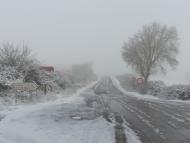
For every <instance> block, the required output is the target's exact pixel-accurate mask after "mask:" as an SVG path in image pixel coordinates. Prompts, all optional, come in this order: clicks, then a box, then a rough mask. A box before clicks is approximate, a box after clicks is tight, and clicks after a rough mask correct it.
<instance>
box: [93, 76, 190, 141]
mask: <svg viewBox="0 0 190 143" xmlns="http://www.w3.org/2000/svg"><path fill="white" fill-rule="evenodd" d="M94 91H95V93H96V94H98V95H100V98H101V100H102V103H103V104H104V106H105V108H107V109H108V110H109V112H112V113H114V114H119V115H120V116H122V117H123V118H124V119H125V120H126V122H127V123H128V126H129V127H130V128H131V129H132V130H133V131H134V132H135V133H136V134H137V136H138V137H139V138H140V140H141V142H142V143H190V103H184V102H176V101H166V100H156V99H144V98H138V97H135V96H133V95H132V94H131V95H130V94H128V95H127V94H124V93H123V92H121V90H119V88H118V86H117V85H116V84H115V83H114V81H113V80H112V79H111V78H108V77H107V78H103V79H102V80H100V81H99V82H98V83H97V84H96V85H95V86H94Z"/></svg>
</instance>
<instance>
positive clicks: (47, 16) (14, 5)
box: [0, 0, 190, 82]
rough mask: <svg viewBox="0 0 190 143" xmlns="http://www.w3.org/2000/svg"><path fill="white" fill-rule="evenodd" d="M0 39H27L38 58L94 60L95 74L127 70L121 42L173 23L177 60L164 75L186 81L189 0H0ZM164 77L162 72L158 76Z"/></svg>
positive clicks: (48, 60) (45, 60)
mask: <svg viewBox="0 0 190 143" xmlns="http://www.w3.org/2000/svg"><path fill="white" fill-rule="evenodd" d="M0 2H1V3H0V43H2V42H6V41H11V42H12V41H13V42H15V43H19V42H22V41H25V42H27V43H28V45H29V47H30V48H31V49H32V50H33V52H34V53H35V55H36V56H37V58H38V59H40V61H42V63H44V64H48V65H56V66H64V65H70V64H76V63H83V62H88V61H90V62H93V63H94V68H95V70H96V73H98V74H99V75H105V74H120V73H125V72H127V71H128V70H129V69H128V67H127V66H126V65H125V63H124V62H123V60H122V59H121V46H122V44H123V42H124V41H127V39H128V37H129V36H132V35H133V34H134V33H136V32H137V31H138V30H139V29H140V28H141V27H142V25H144V24H147V23H151V22H159V23H161V24H167V25H169V26H176V27H177V29H178V33H179V37H180V55H179V57H178V58H179V61H180V65H179V66H178V69H177V70H176V71H175V72H169V73H168V75H167V77H166V79H167V80H172V81H174V82H182V81H186V82H187V81H190V66H189V65H190V64H189V61H190V56H189V55H190V40H189V38H190V32H189V31H190V28H189V27H190V15H189V13H190V1H189V0H6V1H5V0H0ZM161 78H164V77H161Z"/></svg>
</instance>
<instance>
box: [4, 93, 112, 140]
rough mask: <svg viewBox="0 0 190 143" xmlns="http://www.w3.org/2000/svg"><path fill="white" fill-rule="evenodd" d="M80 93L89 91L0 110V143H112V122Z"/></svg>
mask: <svg viewBox="0 0 190 143" xmlns="http://www.w3.org/2000/svg"><path fill="white" fill-rule="evenodd" d="M81 94H82V95H90V94H92V93H91V92H90V90H84V91H82V93H79V94H76V95H71V96H67V97H64V98H61V99H59V100H57V101H54V102H48V103H43V104H36V105H30V106H21V107H19V108H18V109H15V110H12V111H7V112H6V111H3V112H0V143H114V142H115V139H114V129H113V125H112V124H110V123H108V122H107V121H106V120H105V119H103V118H102V117H101V116H99V113H98V111H96V109H95V108H96V107H94V106H88V105H87V103H86V101H85V99H84V97H83V96H81ZM97 108H98V106H97Z"/></svg>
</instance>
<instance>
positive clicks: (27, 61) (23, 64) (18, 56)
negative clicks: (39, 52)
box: [0, 42, 36, 71]
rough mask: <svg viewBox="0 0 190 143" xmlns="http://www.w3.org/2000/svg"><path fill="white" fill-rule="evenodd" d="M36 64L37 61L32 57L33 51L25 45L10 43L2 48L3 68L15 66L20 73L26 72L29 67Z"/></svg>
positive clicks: (0, 54)
mask: <svg viewBox="0 0 190 143" xmlns="http://www.w3.org/2000/svg"><path fill="white" fill-rule="evenodd" d="M35 62H36V61H35V59H34V58H32V56H31V50H30V49H29V48H28V46H27V45H26V44H24V43H23V45H22V46H19V45H14V44H13V43H9V42H8V43H4V44H2V46H1V47H0V65H1V66H12V67H13V66H14V67H16V68H17V69H18V70H19V71H25V70H26V68H27V67H30V66H31V65H32V64H34V63H35Z"/></svg>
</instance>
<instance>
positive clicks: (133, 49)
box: [122, 23, 179, 84]
mask: <svg viewBox="0 0 190 143" xmlns="http://www.w3.org/2000/svg"><path fill="white" fill-rule="evenodd" d="M178 45H179V44H178V34H177V30H176V28H175V27H168V26H166V25H161V24H159V23H151V24H149V25H144V26H143V28H142V30H140V31H138V32H137V33H136V34H135V35H133V37H131V38H129V39H128V42H126V43H124V45H123V47H122V49H123V51H122V57H123V59H124V61H125V62H126V63H127V64H128V65H129V66H131V67H132V68H133V69H134V70H135V71H136V72H137V73H138V74H140V75H141V76H142V77H143V78H144V80H145V84H147V81H148V79H149V77H150V75H152V74H155V73H157V72H158V71H161V72H162V73H166V67H167V66H168V65H169V66H170V67H172V68H175V67H176V65H177V64H178V61H177V59H176V56H177V54H178Z"/></svg>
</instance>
